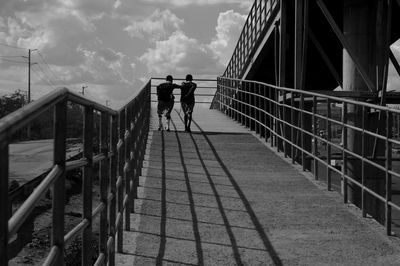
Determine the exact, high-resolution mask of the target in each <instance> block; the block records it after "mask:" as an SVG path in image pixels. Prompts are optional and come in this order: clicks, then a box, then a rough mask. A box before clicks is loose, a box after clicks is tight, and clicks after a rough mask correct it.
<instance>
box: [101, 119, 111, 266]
mask: <svg viewBox="0 0 400 266" xmlns="http://www.w3.org/2000/svg"><path fill="white" fill-rule="evenodd" d="M109 124H110V116H109V115H108V114H107V113H105V112H103V113H101V124H100V152H101V153H102V154H103V155H104V156H105V157H106V158H105V159H103V160H101V161H100V177H99V178H100V201H101V203H103V204H104V209H103V210H102V211H101V213H100V229H99V254H101V253H103V254H104V256H105V257H104V261H105V262H106V261H107V256H108V252H107V209H108V202H107V192H108V174H109V171H108V166H109V163H108V143H107V139H108V133H109Z"/></svg>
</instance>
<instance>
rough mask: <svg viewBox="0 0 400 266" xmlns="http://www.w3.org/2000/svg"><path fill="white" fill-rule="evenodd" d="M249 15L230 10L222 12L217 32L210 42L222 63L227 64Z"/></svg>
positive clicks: (211, 47)
mask: <svg viewBox="0 0 400 266" xmlns="http://www.w3.org/2000/svg"><path fill="white" fill-rule="evenodd" d="M246 18H247V16H245V15H241V14H239V13H236V12H234V11H233V10H228V11H226V12H223V13H220V14H219V16H218V24H217V27H216V28H215V30H216V31H217V34H216V36H215V38H213V40H212V42H211V43H210V44H209V47H210V49H211V50H212V51H213V52H214V54H215V56H216V57H217V58H218V60H219V61H220V63H221V64H223V65H227V63H228V62H229V60H230V58H231V56H232V54H233V51H234V49H235V46H236V43H237V40H238V38H239V36H240V32H241V30H242V28H243V25H244V22H245V21H246Z"/></svg>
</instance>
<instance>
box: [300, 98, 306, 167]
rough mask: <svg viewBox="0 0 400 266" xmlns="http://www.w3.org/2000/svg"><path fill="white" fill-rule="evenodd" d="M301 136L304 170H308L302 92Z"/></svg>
mask: <svg viewBox="0 0 400 266" xmlns="http://www.w3.org/2000/svg"><path fill="white" fill-rule="evenodd" d="M300 129H301V131H300V138H301V165H302V168H303V171H305V170H306V153H305V152H304V150H305V139H304V138H305V134H304V131H305V123H304V94H303V93H301V94H300Z"/></svg>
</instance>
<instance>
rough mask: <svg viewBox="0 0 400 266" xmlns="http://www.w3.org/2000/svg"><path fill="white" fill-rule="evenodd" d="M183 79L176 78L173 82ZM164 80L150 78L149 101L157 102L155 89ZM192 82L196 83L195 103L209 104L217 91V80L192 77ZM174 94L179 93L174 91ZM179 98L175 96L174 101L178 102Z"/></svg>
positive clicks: (178, 82)
mask: <svg viewBox="0 0 400 266" xmlns="http://www.w3.org/2000/svg"><path fill="white" fill-rule="evenodd" d="M182 81H185V79H182V78H177V79H174V82H175V83H177V84H178V85H179V84H180V82H182ZM163 82H165V78H159V77H153V78H151V101H152V102H157V97H156V95H157V91H156V88H157V86H158V85H159V84H161V83H163ZM193 82H194V83H196V84H197V88H196V92H195V94H196V104H205V105H206V106H209V105H210V103H211V102H212V101H213V98H214V96H215V92H216V91H217V80H216V79H193ZM174 94H175V95H180V92H179V93H177V92H175V91H174ZM178 102H179V99H178V98H175V103H178Z"/></svg>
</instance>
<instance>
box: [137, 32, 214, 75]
mask: <svg viewBox="0 0 400 266" xmlns="http://www.w3.org/2000/svg"><path fill="white" fill-rule="evenodd" d="M140 61H141V62H142V63H144V64H145V65H146V66H147V68H148V70H149V71H150V72H151V73H155V74H157V75H165V74H166V73H171V74H173V73H176V74H180V75H184V74H186V73H189V72H190V73H196V74H212V73H217V71H220V70H221V69H222V68H221V66H220V65H219V64H218V62H217V61H216V60H214V59H213V55H212V52H211V51H210V50H209V49H208V47H207V46H206V45H204V44H201V43H199V41H197V40H196V39H193V38H189V37H187V36H186V35H185V34H184V33H183V32H182V31H176V32H174V33H173V34H172V35H171V36H170V37H169V38H168V39H167V40H163V41H157V42H156V46H155V48H149V49H148V50H147V52H146V53H145V54H143V55H142V56H141V57H140Z"/></svg>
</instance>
